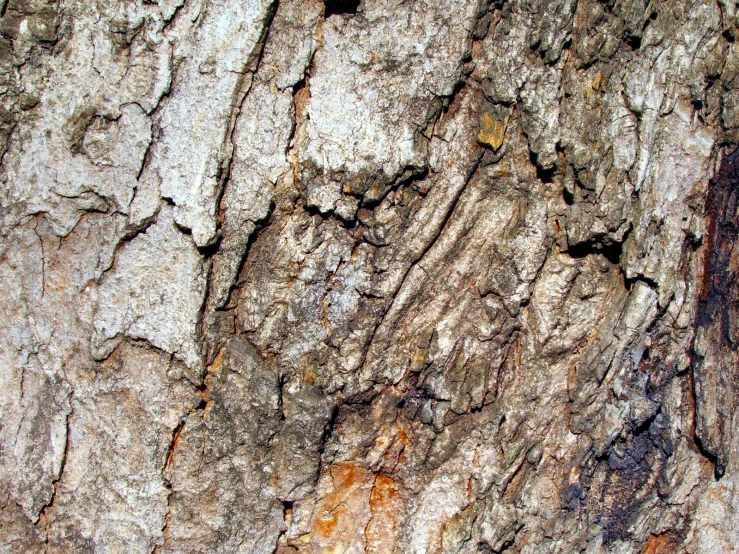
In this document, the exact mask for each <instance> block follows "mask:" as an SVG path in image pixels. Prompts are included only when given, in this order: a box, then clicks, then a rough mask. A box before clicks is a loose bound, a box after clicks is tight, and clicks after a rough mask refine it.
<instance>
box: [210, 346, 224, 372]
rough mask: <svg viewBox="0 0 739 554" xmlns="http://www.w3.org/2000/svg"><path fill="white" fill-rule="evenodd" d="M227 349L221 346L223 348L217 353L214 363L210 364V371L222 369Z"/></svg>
mask: <svg viewBox="0 0 739 554" xmlns="http://www.w3.org/2000/svg"><path fill="white" fill-rule="evenodd" d="M225 351H226V349H225V348H221V350H220V351H219V352H218V354H217V355H216V359H215V360H213V365H211V366H210V368H209V370H208V371H210V372H213V373H215V372H217V371H220V369H221V367H223V355H224V353H225Z"/></svg>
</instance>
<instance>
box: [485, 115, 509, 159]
mask: <svg viewBox="0 0 739 554" xmlns="http://www.w3.org/2000/svg"><path fill="white" fill-rule="evenodd" d="M507 126H508V117H505V118H504V119H503V120H502V121H501V120H499V119H495V118H494V117H493V116H492V115H491V114H490V113H488V112H486V111H484V112H482V114H481V115H480V131H479V132H478V134H477V140H478V141H479V142H481V143H482V144H487V145H488V146H490V147H491V148H492V149H493V150H497V149H498V148H500V147H501V146H502V145H503V141H504V140H505V130H506V127H507Z"/></svg>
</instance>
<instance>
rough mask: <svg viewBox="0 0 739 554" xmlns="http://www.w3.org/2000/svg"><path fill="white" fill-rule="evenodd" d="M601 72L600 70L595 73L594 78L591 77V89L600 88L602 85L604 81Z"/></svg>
mask: <svg viewBox="0 0 739 554" xmlns="http://www.w3.org/2000/svg"><path fill="white" fill-rule="evenodd" d="M604 80H605V79H604V77H603V73H601V72H600V71H599V72H598V73H597V74H596V76H595V79H593V90H601V87H602V86H603V81H604Z"/></svg>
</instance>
